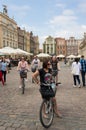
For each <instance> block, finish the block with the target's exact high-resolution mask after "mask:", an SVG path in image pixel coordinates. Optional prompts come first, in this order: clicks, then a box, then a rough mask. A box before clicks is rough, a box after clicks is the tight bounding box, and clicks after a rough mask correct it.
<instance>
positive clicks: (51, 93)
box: [40, 87, 55, 98]
mask: <svg viewBox="0 0 86 130" xmlns="http://www.w3.org/2000/svg"><path fill="white" fill-rule="evenodd" d="M40 93H41V95H42V97H43V98H50V97H54V96H55V93H54V91H53V90H52V88H50V87H47V88H40Z"/></svg>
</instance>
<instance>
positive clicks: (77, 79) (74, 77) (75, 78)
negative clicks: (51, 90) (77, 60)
mask: <svg viewBox="0 0 86 130" xmlns="http://www.w3.org/2000/svg"><path fill="white" fill-rule="evenodd" d="M73 79H74V85H76V81H78V84H80V78H79V75H73Z"/></svg>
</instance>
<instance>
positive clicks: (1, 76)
mask: <svg viewBox="0 0 86 130" xmlns="http://www.w3.org/2000/svg"><path fill="white" fill-rule="evenodd" d="M0 81H1V82H2V84H3V85H4V80H3V75H2V72H1V71H0Z"/></svg>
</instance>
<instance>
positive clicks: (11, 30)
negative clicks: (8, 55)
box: [0, 5, 18, 48]
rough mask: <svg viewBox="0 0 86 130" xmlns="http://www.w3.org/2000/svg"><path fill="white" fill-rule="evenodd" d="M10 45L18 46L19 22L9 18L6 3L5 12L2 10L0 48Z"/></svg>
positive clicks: (0, 13)
mask: <svg viewBox="0 0 86 130" xmlns="http://www.w3.org/2000/svg"><path fill="white" fill-rule="evenodd" d="M5 46H10V47H13V48H17V47H18V35H17V23H16V22H15V20H14V19H11V18H9V16H8V11H7V8H6V6H5V5H4V8H3V12H0V48H2V47H5Z"/></svg>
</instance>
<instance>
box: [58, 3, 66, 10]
mask: <svg viewBox="0 0 86 130" xmlns="http://www.w3.org/2000/svg"><path fill="white" fill-rule="evenodd" d="M56 7H58V8H62V9H64V8H65V7H66V5H65V4H63V3H57V4H56Z"/></svg>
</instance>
